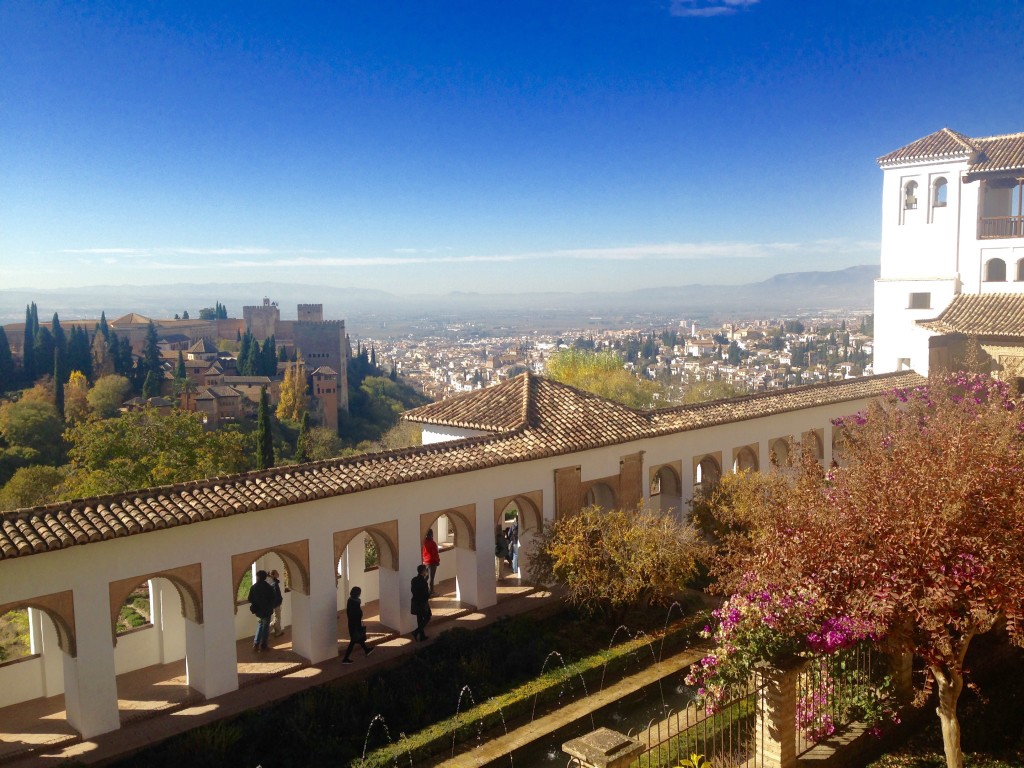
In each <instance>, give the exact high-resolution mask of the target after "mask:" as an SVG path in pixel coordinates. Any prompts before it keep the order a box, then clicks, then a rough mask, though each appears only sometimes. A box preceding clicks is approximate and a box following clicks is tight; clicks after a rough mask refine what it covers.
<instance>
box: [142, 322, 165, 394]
mask: <svg viewBox="0 0 1024 768" xmlns="http://www.w3.org/2000/svg"><path fill="white" fill-rule="evenodd" d="M157 341H158V338H157V335H156V326H155V325H154V324H153V321H152V320H150V322H149V327H148V328H147V329H146V341H145V343H144V345H143V347H142V360H141V361H140V366H139V371H138V376H139V379H140V380H141V382H142V387H143V389H145V387H146V383H145V382H146V379H147V378H149V375H150V374H153V383H154V385H155V386H156V388H157V390H158V391H157V394H159V388H160V379H161V378H163V363H162V362H161V360H160V347H159V346H157ZM154 396H155V395H147V397H154Z"/></svg>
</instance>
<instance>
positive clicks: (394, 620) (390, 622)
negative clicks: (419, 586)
mask: <svg viewBox="0 0 1024 768" xmlns="http://www.w3.org/2000/svg"><path fill="white" fill-rule="evenodd" d="M415 573H416V569H415V568H414V569H413V570H412V572H411V573H410V574H409V577H408V578H405V574H400V573H399V572H398V571H396V570H394V569H393V568H385V567H384V566H383V565H382V566H381V567H380V568H378V569H377V584H378V586H379V589H380V596H379V597H378V598H377V600H378V604H379V605H380V623H381V624H383V625H384V626H386V627H390V628H391V629H393V630H395V631H396V632H399V633H401V634H404V633H406V632H412V631H413V630H414V629H415V628H416V618H415V617H414V616H413V615H412V614H410V613H409V609H410V608H411V607H412V592H411V591H410V589H409V582H410V581H411V580H412V577H413V576H414V575H415Z"/></svg>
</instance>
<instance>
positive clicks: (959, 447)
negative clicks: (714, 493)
mask: <svg viewBox="0 0 1024 768" xmlns="http://www.w3.org/2000/svg"><path fill="white" fill-rule="evenodd" d="M839 426H840V427H841V428H842V429H843V432H844V448H843V451H842V456H841V466H839V467H835V468H833V469H832V470H831V471H829V472H827V473H826V472H823V471H822V470H821V468H820V466H818V465H817V463H816V462H811V463H807V464H805V466H804V468H803V471H802V472H801V473H800V475H799V477H798V478H797V479H796V483H795V485H794V487H792V488H790V489H789V490H788V491H787V492H786V493H785V494H768V495H766V496H764V497H763V500H764V504H765V505H766V508H765V509H763V510H762V512H761V513H760V514H759V519H760V520H762V521H763V524H762V525H761V526H760V527H759V529H758V530H757V532H756V533H755V534H754V538H755V546H753V547H742V548H739V549H738V550H736V551H734V552H733V553H732V555H731V556H729V558H728V560H727V562H728V573H731V574H734V575H735V574H744V576H743V577H742V579H738V578H733V579H732V580H731V582H728V583H730V584H731V585H732V586H733V587H736V586H737V584H739V583H742V588H743V594H741V595H738V596H736V597H735V598H734V599H736V600H739V604H740V605H741V607H743V610H747V609H748V608H750V606H752V605H754V603H752V602H751V601H752V600H753V601H754V602H758V601H759V604H758V605H755V606H754V607H756V609H757V612H758V613H759V615H762V616H764V617H768V616H775V617H776V620H777V615H778V614H777V613H773V611H774V610H775V608H777V607H779V606H780V605H781V603H780V601H779V600H778V599H777V597H776V596H778V595H782V596H788V597H787V598H785V599H786V600H788V601H789V602H788V603H786V605H787V606H789V608H788V609H787V610H790V612H792V606H793V605H794V603H793V596H794V595H800V594H803V595H807V596H808V597H807V598H806V601H805V603H799V601H798V603H797V605H798V607H801V609H802V610H803V613H804V616H803V617H802V618H801V619H800V620H799V621H794V622H792V626H794V627H800V629H799V630H797V634H801V633H802V636H800V637H798V638H796V639H797V640H798V642H797V643H796V645H791V646H790V647H791V648H803V649H810V648H812V647H813V646H814V645H815V643H814V638H817V639H818V640H819V641H820V640H821V638H822V637H825V636H826V634H825V632H826V630H828V631H833V630H834V633H833V634H832V635H831V636H829V637H830V638H831V639H834V640H835V642H832V641H831V639H830V642H828V643H826V645H827V646H829V647H828V648H826V650H833V649H834V647H835V646H838V645H842V644H844V643H845V642H846V641H853V640H856V639H863V638H872V639H875V640H878V641H880V642H883V643H884V644H885V645H886V646H887V647H888V648H889V649H892V650H895V651H903V652H910V653H913V654H914V655H916V656H917V657H919V658H920V659H922V660H923V661H924V664H925V667H926V669H927V671H928V675H929V683H928V686H927V687H926V690H925V691H923V692H922V696H920V697H919V698H920V699H922V700H923V698H924V693H927V690H928V688H934V690H935V692H936V694H937V697H938V708H937V713H938V716H939V719H940V722H941V726H942V736H943V745H944V749H945V754H946V762H947V765H948V766H949V767H950V768H961V767H962V766H963V756H962V752H961V748H960V725H959V721H958V719H957V701H958V698H959V696H960V693H961V691H962V690H963V686H964V658H965V655H966V654H967V650H968V647H969V645H970V643H971V640H972V639H973V638H974V637H975V636H977V635H979V634H981V633H985V632H988V631H989V630H991V629H992V628H993V627H994V626H995V625H996V624H997V623H1000V622H1001V621H1002V620H1005V623H1006V629H1007V632H1008V634H1009V637H1010V639H1011V641H1012V642H1014V643H1017V644H1020V643H1021V640H1022V633H1021V630H1022V626H1021V623H1020V622H1021V617H1022V616H1024V414H1022V411H1021V410H1020V407H1019V404H1018V402H1016V401H1015V400H1014V399H1013V398H1012V397H1011V394H1010V390H1009V388H1008V387H1007V386H1006V385H1005V384H1003V383H1000V382H997V381H995V380H993V379H991V378H989V377H987V376H981V375H974V374H958V375H955V376H950V377H948V378H946V379H944V380H933V381H931V382H930V383H929V384H928V385H927V386H924V387H921V388H919V389H914V390H909V391H897V392H894V393H892V394H891V395H890V396H888V397H886V398H883V399H880V400H879V401H876V402H875V403H873V404H872V405H871V406H870V407H869V408H868V409H867V411H866V412H864V413H861V414H858V415H856V416H854V417H852V418H849V419H846V420H844V421H843V422H842V423H841V424H840V425H839ZM804 605H806V608H802V606H804ZM730 610H731V609H730ZM730 615H731V614H730V612H729V610H726V611H725V613H723V614H722V616H724V617H725V619H724V621H729V620H731V619H729V618H728V617H729V616H730ZM735 615H736V616H739V615H740V613H736V614H735ZM747 615H749V614H747ZM765 622H767V618H765ZM829 628H831V629H829ZM815 649H816V650H821V648H820V647H819V648H815ZM715 663H717V662H715ZM709 666H714V664H711V665H709ZM711 671H712V672H713V670H711ZM711 677H712V678H713V677H714V675H713V674H712V675H711Z"/></svg>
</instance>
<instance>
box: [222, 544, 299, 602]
mask: <svg viewBox="0 0 1024 768" xmlns="http://www.w3.org/2000/svg"><path fill="white" fill-rule="evenodd" d="M271 553H272V554H275V555H277V556H278V557H280V558H281V560H282V562H284V565H285V568H287V569H288V577H289V581H288V583H289V586H290V587H291V589H292V590H293V591H295V592H301V593H302V594H304V595H308V594H309V540H308V539H302V540H300V541H293V542H291V543H290V544H275V545H274V546H272V547H267V548H265V549H254V550H252V551H251V552H240V553H239V554H237V555H232V556H231V584H232V586H233V587H234V592H232V593H231V594H232V595H237V594H238V590H239V589H240V588H241V585H242V578H243V577H244V576H245V572H246V571H248V570H249V569H250V568H252V564H253V563H255V562H256V561H257V560H258V559H259V558H261V557H263V556H264V555H268V554H271ZM235 612H236V613H237V612H238V605H237V601H236V604H235Z"/></svg>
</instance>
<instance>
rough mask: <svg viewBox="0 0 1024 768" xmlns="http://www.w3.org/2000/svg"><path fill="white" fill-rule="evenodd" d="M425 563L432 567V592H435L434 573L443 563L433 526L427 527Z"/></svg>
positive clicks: (424, 549)
mask: <svg viewBox="0 0 1024 768" xmlns="http://www.w3.org/2000/svg"><path fill="white" fill-rule="evenodd" d="M423 564H424V565H425V566H427V567H428V568H430V594H434V574H435V573H437V566H439V565H440V564H441V553H440V552H438V551H437V542H436V541H434V529H433V528H428V529H427V537H426V538H425V539H423Z"/></svg>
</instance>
